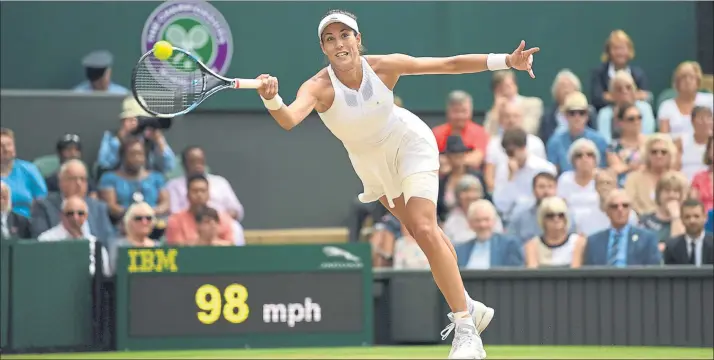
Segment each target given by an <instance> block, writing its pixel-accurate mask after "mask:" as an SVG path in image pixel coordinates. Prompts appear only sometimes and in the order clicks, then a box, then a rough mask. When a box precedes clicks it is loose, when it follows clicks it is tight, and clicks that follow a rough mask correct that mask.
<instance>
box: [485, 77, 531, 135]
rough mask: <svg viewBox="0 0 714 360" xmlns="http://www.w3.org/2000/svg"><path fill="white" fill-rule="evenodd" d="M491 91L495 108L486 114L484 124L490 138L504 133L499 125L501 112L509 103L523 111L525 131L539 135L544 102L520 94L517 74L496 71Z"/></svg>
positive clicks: (492, 107)
mask: <svg viewBox="0 0 714 360" xmlns="http://www.w3.org/2000/svg"><path fill="white" fill-rule="evenodd" d="M491 91H493V106H491V110H490V111H488V112H487V113H486V120H485V121H484V123H483V126H484V128H486V132H487V133H488V134H489V135H490V136H495V135H499V134H501V133H503V129H502V128H501V127H500V126H499V123H498V118H499V117H500V115H499V112H500V111H501V109H502V108H503V104H505V103H509V102H510V103H513V104H515V105H516V106H517V107H518V108H519V109H520V110H521V114H522V115H523V122H522V126H523V130H525V131H526V132H527V133H529V134H534V135H537V134H538V129H539V128H540V117H541V116H542V115H543V100H541V99H540V98H537V97H529V96H521V95H520V94H518V84H517V83H516V74H515V73H514V72H513V71H511V70H499V71H495V72H494V73H493V78H492V79H491Z"/></svg>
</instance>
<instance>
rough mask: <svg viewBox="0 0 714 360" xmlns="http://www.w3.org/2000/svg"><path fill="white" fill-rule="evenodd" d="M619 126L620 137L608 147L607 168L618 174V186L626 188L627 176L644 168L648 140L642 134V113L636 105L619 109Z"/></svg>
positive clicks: (616, 115) (617, 117) (617, 115)
mask: <svg viewBox="0 0 714 360" xmlns="http://www.w3.org/2000/svg"><path fill="white" fill-rule="evenodd" d="M615 118H616V119H617V120H616V121H617V125H618V128H619V129H620V137H619V138H618V139H614V140H612V142H610V145H609V146H608V147H607V166H608V168H609V169H610V170H612V171H614V172H615V174H617V183H618V186H620V187H622V186H625V179H626V178H627V174H629V173H630V172H631V171H634V170H637V169H639V168H640V167H641V166H642V153H641V149H642V147H643V146H644V144H645V140H647V136H645V135H643V134H642V113H641V112H640V109H639V108H637V106H635V105H634V104H627V105H623V106H620V107H618V109H617V114H615Z"/></svg>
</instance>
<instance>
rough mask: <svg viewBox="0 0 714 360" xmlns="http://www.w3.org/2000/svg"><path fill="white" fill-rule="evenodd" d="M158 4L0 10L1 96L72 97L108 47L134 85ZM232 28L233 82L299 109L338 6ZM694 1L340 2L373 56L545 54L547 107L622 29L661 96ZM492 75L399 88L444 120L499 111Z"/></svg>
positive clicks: (540, 88) (689, 41)
mask: <svg viewBox="0 0 714 360" xmlns="http://www.w3.org/2000/svg"><path fill="white" fill-rule="evenodd" d="M158 4H159V2H150V1H146V2H144V1H142V2H136V1H126V2H85V1H82V2H35V1H28V2H6V1H4V2H2V3H0V7H1V8H0V14H1V15H0V30H1V39H2V55H0V56H1V58H0V60H1V61H0V63H1V66H0V68H1V73H0V79H1V81H0V85H1V87H2V88H30V89H39V88H69V87H72V86H74V85H75V84H76V83H78V82H79V81H81V80H82V78H83V72H82V69H81V67H80V61H81V58H82V57H83V56H84V55H85V54H86V53H88V52H89V51H91V50H94V49H99V48H106V49H109V50H110V51H112V52H113V53H114V55H115V61H116V65H115V70H114V74H115V81H117V82H118V83H120V84H122V85H125V86H128V84H129V76H130V72H131V68H132V66H133V64H134V62H135V61H136V60H137V59H138V57H139V55H140V38H141V31H142V28H143V25H144V22H145V20H146V18H147V17H148V16H149V14H150V13H151V11H152V10H153V9H154V8H155V7H156V6H157V5H158ZM213 5H214V6H215V7H216V8H217V9H218V10H220V11H221V12H222V13H223V15H224V16H225V17H226V19H227V20H228V22H229V23H230V26H231V30H232V33H233V41H234V45H235V47H236V50H235V51H234V54H233V61H232V66H231V67H230V69H229V75H232V76H236V77H253V76H256V75H258V74H260V73H263V72H268V73H270V74H272V75H275V76H277V77H278V78H279V79H280V80H281V86H280V88H281V93H282V95H283V98H284V99H285V100H286V101H292V100H293V99H294V96H295V95H294V94H295V92H296V90H297V88H298V86H299V85H300V84H301V82H302V81H304V80H306V79H307V78H308V77H309V76H311V75H312V74H314V73H315V72H316V71H318V70H319V69H320V68H321V67H322V66H323V65H324V59H323V57H322V53H321V52H320V48H319V45H318V42H317V38H316V34H315V32H316V27H317V23H318V21H319V20H320V18H321V16H322V15H323V14H324V13H325V12H326V11H327V10H328V9H330V8H332V7H334V6H336V4H335V3H329V2H302V1H300V2H297V1H296V2H274V1H268V2H244V1H240V2H223V1H221V2H214V3H213ZM695 5H696V4H695V3H693V2H619V1H618V2H511V1H504V2H340V3H339V6H340V7H341V8H344V9H347V10H351V11H353V12H354V13H356V14H357V16H358V18H359V20H360V25H361V29H362V32H363V39H364V43H365V45H366V47H367V49H368V53H372V54H380V53H389V52H403V53H408V54H410V55H414V56H446V55H453V54H459V53H469V52H477V53H478V52H509V51H511V50H512V49H513V47H515V46H516V45H517V44H518V42H519V40H521V39H525V40H526V42H527V43H526V44H527V45H532V46H540V47H541V49H542V50H541V53H540V54H539V55H538V56H537V57H536V60H535V73H536V76H537V78H536V80H532V81H531V80H528V77H527V76H526V75H525V74H520V76H519V80H520V87H521V93H523V94H526V95H537V96H541V97H543V98H544V100H545V102H546V103H549V102H550V86H551V82H552V78H553V76H554V75H555V73H556V72H557V71H558V70H559V69H561V68H564V67H569V68H571V69H572V70H574V71H575V72H576V73H577V74H578V75H579V76H580V77H581V80H583V82H584V85H585V86H588V85H589V77H590V69H592V68H593V67H594V66H596V65H597V64H598V61H599V60H598V59H599V56H600V52H601V50H602V45H603V42H604V40H605V38H606V37H607V35H608V34H609V32H610V31H611V30H613V29H615V28H622V29H625V30H626V31H627V32H628V33H629V34H630V35H631V36H632V37H633V39H634V41H635V43H636V47H637V58H636V62H637V63H638V64H640V65H641V66H643V67H644V69H645V70H646V71H647V73H648V75H649V77H650V81H651V84H652V88H653V90H654V91H655V93H658V92H659V91H661V90H662V89H664V88H665V87H667V86H668V83H669V79H670V76H671V73H672V70H673V69H674V67H675V66H676V64H677V63H679V62H680V61H682V60H686V59H694V58H695V55H696V41H695V40H696V38H695ZM489 79H490V78H489V76H488V75H485V74H480V75H462V76H423V77H412V78H405V79H402V80H401V81H400V83H399V85H398V86H397V89H396V92H397V93H398V94H399V95H401V96H402V97H403V98H404V100H405V102H406V105H407V107H409V108H412V109H414V110H440V109H441V108H442V107H443V100H444V98H445V96H446V94H447V93H448V91H450V90H452V89H455V88H462V89H465V90H467V91H469V92H471V94H472V95H474V97H475V99H476V107H477V108H479V109H484V108H486V107H487V106H488V105H489V104H490V102H491V100H492V99H491V95H490V91H489ZM259 106H260V103H259V101H258V99H257V97H256V96H255V95H254V94H222V95H219V96H218V97H217V98H215V99H212V100H209V101H208V102H207V103H206V104H205V105H204V108H223V109H248V108H257V107H259Z"/></svg>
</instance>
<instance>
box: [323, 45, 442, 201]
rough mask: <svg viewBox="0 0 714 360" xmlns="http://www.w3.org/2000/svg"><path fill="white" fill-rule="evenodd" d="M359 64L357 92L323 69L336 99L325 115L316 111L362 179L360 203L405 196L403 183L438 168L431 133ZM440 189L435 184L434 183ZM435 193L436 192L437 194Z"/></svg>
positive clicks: (382, 84)
mask: <svg viewBox="0 0 714 360" xmlns="http://www.w3.org/2000/svg"><path fill="white" fill-rule="evenodd" d="M361 61H362V73H363V76H362V84H360V87H359V90H353V89H350V88H348V87H347V86H345V85H344V84H342V83H341V82H340V80H338V79H337V76H335V72H334V71H333V70H332V66H328V67H327V72H328V73H329V74H330V80H331V81H332V86H333V87H334V89H335V100H334V102H333V103H332V106H331V107H330V108H329V109H328V110H327V111H325V112H324V113H318V114H319V115H320V118H321V119H322V121H323V122H324V123H325V126H327V128H328V129H330V131H331V132H332V133H333V134H334V135H335V136H336V137H337V138H338V139H339V140H340V141H342V143H343V144H344V146H345V149H347V153H348V154H349V157H350V161H351V162H352V166H353V167H354V169H355V172H356V173H357V176H359V178H360V180H362V185H363V186H364V192H363V193H362V194H360V195H359V196H358V198H359V200H360V201H361V202H364V203H367V202H372V201H376V200H378V199H379V198H380V197H381V196H382V195H386V196H387V199H388V201H389V206H390V207H394V203H393V201H392V199H394V198H397V197H399V196H400V195H401V194H402V193H403V189H402V180H404V179H405V178H406V177H407V176H409V175H412V174H416V173H419V172H427V171H437V170H438V169H439V149H438V147H437V145H436V139H435V138H434V133H433V132H432V131H431V129H430V128H429V126H427V125H426V124H425V123H424V122H423V121H422V120H421V119H419V117H417V116H416V115H414V114H412V113H411V112H410V111H409V110H406V109H403V108H400V107H398V106H396V105H394V94H393V93H392V91H391V90H390V89H389V88H387V86H386V85H384V83H382V80H381V79H380V78H379V76H377V74H376V73H375V72H374V70H372V67H370V66H369V63H368V62H367V59H365V58H364V57H361ZM437 186H438V185H437ZM437 190H438V189H434V191H435V192H436V191H437Z"/></svg>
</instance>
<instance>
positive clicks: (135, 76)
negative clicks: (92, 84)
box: [131, 47, 261, 117]
mask: <svg viewBox="0 0 714 360" xmlns="http://www.w3.org/2000/svg"><path fill="white" fill-rule="evenodd" d="M173 50H174V51H173V54H172V55H171V57H170V58H169V59H167V60H159V59H157V58H156V56H154V53H153V50H151V51H149V52H147V53H146V54H144V55H142V56H141V58H140V59H139V61H138V62H137V64H136V66H134V70H133V72H132V75H131V92H132V93H133V95H134V98H135V99H136V101H138V102H139V105H141V107H142V108H143V109H144V110H146V111H147V112H149V113H150V114H152V115H154V116H157V117H174V116H178V115H184V114H186V113H189V112H191V111H193V110H194V109H195V108H196V107H198V105H199V104H201V103H202V102H203V101H205V100H206V99H208V98H209V97H211V95H213V94H215V93H217V92H219V91H221V90H226V89H257V88H258V87H259V86H260V84H261V81H260V80H256V79H229V78H227V77H224V76H221V75H218V74H216V73H215V72H214V71H213V70H211V69H209V68H208V67H207V66H206V65H205V64H204V63H203V62H201V60H199V59H198V58H197V57H196V56H195V55H193V54H191V53H190V52H188V51H186V50H184V49H181V48H177V47H173Z"/></svg>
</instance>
